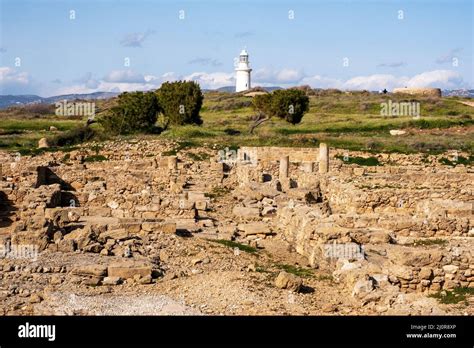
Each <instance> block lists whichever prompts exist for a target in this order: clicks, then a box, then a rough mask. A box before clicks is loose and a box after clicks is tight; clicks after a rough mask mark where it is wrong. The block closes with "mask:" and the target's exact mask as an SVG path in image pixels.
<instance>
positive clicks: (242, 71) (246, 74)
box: [235, 49, 252, 92]
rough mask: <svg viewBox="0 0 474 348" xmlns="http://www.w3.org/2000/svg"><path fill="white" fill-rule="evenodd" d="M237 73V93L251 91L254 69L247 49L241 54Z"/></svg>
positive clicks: (236, 69)
mask: <svg viewBox="0 0 474 348" xmlns="http://www.w3.org/2000/svg"><path fill="white" fill-rule="evenodd" d="M235 71H236V76H235V91H236V92H241V91H246V90H248V89H250V72H251V71H252V69H250V66H249V54H248V53H247V51H246V50H245V49H244V50H242V52H240V56H239V61H238V62H237V66H236V68H235Z"/></svg>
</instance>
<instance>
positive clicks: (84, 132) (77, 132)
mask: <svg viewBox="0 0 474 348" xmlns="http://www.w3.org/2000/svg"><path fill="white" fill-rule="evenodd" d="M96 136H97V133H96V132H95V131H94V130H93V129H92V128H90V127H87V126H81V127H77V128H75V129H71V130H70V131H67V132H64V133H62V134H59V135H57V136H55V137H54V138H52V139H48V142H49V144H50V145H51V146H53V147H56V146H58V147H61V146H71V145H76V144H80V143H83V142H85V141H90V140H92V139H94V138H95V137H96Z"/></svg>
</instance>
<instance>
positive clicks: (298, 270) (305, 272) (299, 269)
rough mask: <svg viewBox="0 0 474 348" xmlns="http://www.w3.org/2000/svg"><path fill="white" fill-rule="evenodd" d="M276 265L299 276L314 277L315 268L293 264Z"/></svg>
mask: <svg viewBox="0 0 474 348" xmlns="http://www.w3.org/2000/svg"><path fill="white" fill-rule="evenodd" d="M276 267H277V268H279V269H281V270H283V271H285V272H287V273H291V274H294V275H296V276H298V277H304V278H308V277H314V273H313V270H311V269H307V268H302V267H297V266H293V265H287V264H277V265H276Z"/></svg>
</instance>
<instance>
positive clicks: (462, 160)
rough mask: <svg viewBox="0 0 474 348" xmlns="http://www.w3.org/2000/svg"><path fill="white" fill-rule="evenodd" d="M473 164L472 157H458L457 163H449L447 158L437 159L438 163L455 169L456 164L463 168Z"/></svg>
mask: <svg viewBox="0 0 474 348" xmlns="http://www.w3.org/2000/svg"><path fill="white" fill-rule="evenodd" d="M473 162H474V156H469V157H468V158H466V157H463V156H458V159H457V161H451V160H450V159H449V158H445V157H442V158H440V159H439V163H441V164H444V165H447V166H452V167H456V166H457V165H458V164H463V165H465V166H469V165H472V163H473Z"/></svg>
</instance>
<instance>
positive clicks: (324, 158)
mask: <svg viewBox="0 0 474 348" xmlns="http://www.w3.org/2000/svg"><path fill="white" fill-rule="evenodd" d="M328 171H329V147H328V145H327V144H325V143H321V144H319V173H321V174H323V173H327V172H328Z"/></svg>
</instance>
